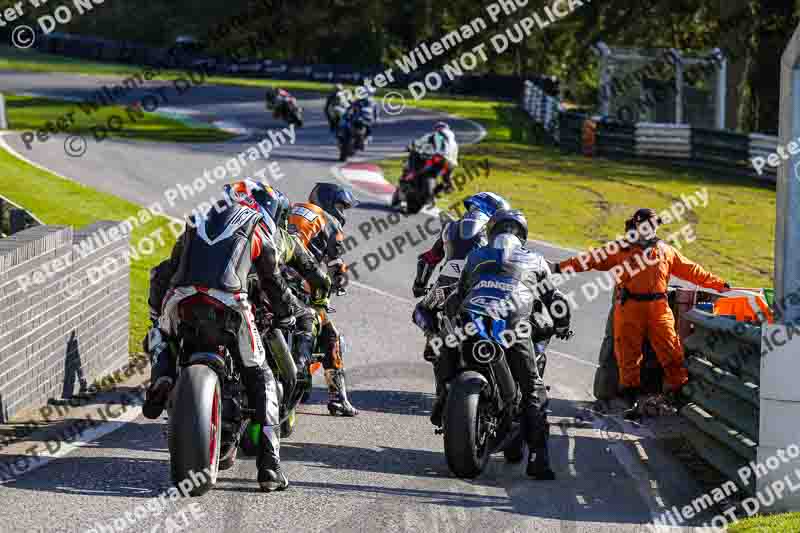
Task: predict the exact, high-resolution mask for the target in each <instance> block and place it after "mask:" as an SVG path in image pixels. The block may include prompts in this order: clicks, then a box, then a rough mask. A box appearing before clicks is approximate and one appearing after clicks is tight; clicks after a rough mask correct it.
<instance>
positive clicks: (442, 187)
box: [413, 122, 458, 194]
mask: <svg viewBox="0 0 800 533" xmlns="http://www.w3.org/2000/svg"><path fill="white" fill-rule="evenodd" d="M413 146H414V147H416V149H418V150H420V151H422V152H423V153H432V154H440V155H441V156H442V157H444V159H445V161H446V166H445V168H444V169H443V172H442V183H440V184H437V186H436V189H435V190H434V194H439V193H440V192H442V191H444V192H450V191H452V190H453V180H452V175H453V170H454V169H455V168H456V167H457V166H458V141H456V135H455V133H453V130H451V129H450V126H449V125H448V124H447V123H445V122H437V123H436V124H434V126H433V132H432V133H426V134H425V135H423V136H422V137H420V138H419V139H417V140H416V141H414V143H413Z"/></svg>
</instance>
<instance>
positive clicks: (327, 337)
mask: <svg viewBox="0 0 800 533" xmlns="http://www.w3.org/2000/svg"><path fill="white" fill-rule="evenodd" d="M289 232H290V233H292V234H294V235H296V236H297V237H299V238H300V240H301V241H302V243H303V245H304V246H305V247H306V249H307V250H308V251H309V252H311V255H313V256H314V259H316V261H317V262H318V263H319V264H320V266H322V265H326V266H327V267H328V270H329V273H330V274H331V277H332V279H333V282H334V283H333V285H334V289H336V288H341V287H343V285H344V283H345V282H346V279H347V277H346V271H347V266H346V265H345V264H344V261H343V260H342V258H341V256H342V255H343V254H344V252H345V248H344V244H343V241H344V234H343V233H342V227H341V224H339V221H338V220H336V219H335V218H334V217H332V216H331V215H330V214H328V213H326V212H325V211H324V210H323V209H322V208H320V207H319V206H317V205H314V204H312V203H296V204H292V210H291V213H290V214H289ZM343 280H344V281H343ZM317 313H318V317H319V321H320V326H321V328H320V329H321V330H320V335H321V340H322V343H323V345H324V347H325V350H324V351H325V358H324V359H323V361H322V366H323V367H324V368H325V369H326V370H328V369H341V368H343V367H344V364H343V362H342V356H341V346H340V343H339V332H338V331H337V329H336V327H335V326H334V325H333V323H332V322H331V321H330V317H329V316H328V314H327V313H326V312H325V311H324V310H322V309H317Z"/></svg>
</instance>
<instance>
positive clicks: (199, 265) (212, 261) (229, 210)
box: [148, 202, 292, 490]
mask: <svg viewBox="0 0 800 533" xmlns="http://www.w3.org/2000/svg"><path fill="white" fill-rule="evenodd" d="M217 207H218V208H220V209H216V208H214V209H211V210H209V211H208V213H207V214H206V215H205V216H202V217H198V218H192V219H190V221H189V224H188V225H187V228H186V231H185V232H184V233H183V234H182V235H181V236H180V237H179V239H178V241H177V243H176V244H175V247H174V248H173V250H172V255H171V257H170V259H168V260H167V261H164V262H163V263H161V264H160V265H158V266H157V267H156V268H155V269H153V271H152V273H151V286H150V299H149V302H150V305H151V308H152V311H151V312H152V313H153V314H154V315H158V329H159V330H160V331H161V332H163V334H164V335H165V336H167V338H173V339H177V338H178V335H179V326H180V314H179V306H180V303H181V302H182V301H183V300H185V299H186V298H189V297H191V296H194V295H196V294H198V293H205V294H207V295H208V296H210V297H211V298H213V299H215V300H217V301H219V302H221V303H223V304H224V305H225V306H226V307H228V308H229V309H230V310H232V311H234V312H235V313H238V316H239V317H240V319H241V320H240V327H239V331H238V332H237V341H238V342H237V343H236V346H234V347H233V349H234V350H236V351H238V356H239V358H240V360H241V362H242V363H243V367H244V369H243V371H242V381H243V384H244V386H245V388H246V390H247V395H248V404H249V405H251V406H252V408H253V409H254V411H255V415H254V417H253V421H254V422H256V423H259V424H261V425H262V427H263V434H264V437H265V438H262V439H261V443H262V449H261V453H260V454H259V457H258V469H259V482H260V483H262V488H264V487H265V484H266V485H268V486H270V487H271V488H270V489H267V488H264V490H275V489H276V488H277V489H279V490H280V489H283V488H286V486H288V480H287V479H286V476H285V475H284V474H283V472H282V471H281V469H280V456H279V449H280V439H279V436H280V430H279V423H280V420H279V406H278V395H277V386H276V382H275V378H274V376H273V375H272V371H271V370H270V368H269V366H268V365H266V364H264V363H265V360H266V352H265V349H264V345H263V343H262V339H261V335H260V333H259V331H258V329H257V328H256V325H255V318H254V315H253V307H252V305H251V303H250V301H249V299H248V286H247V278H248V274H249V272H250V271H251V269H254V270H255V272H256V274H257V276H258V279H259V282H260V285H261V289H262V290H263V291H264V292H265V293H266V296H267V298H268V299H269V302H270V304H271V306H272V310H273V312H274V314H275V322H276V323H277V324H281V323H284V321H285V320H287V319H289V318H291V313H292V309H291V302H292V295H291V292H290V291H289V288H288V286H287V285H286V282H285V280H284V279H283V278H282V277H281V274H280V269H279V268H278V267H279V263H278V253H277V250H276V245H275V240H274V237H275V230H276V228H275V224H274V222H273V221H272V220H271V219H269V220H267V219H265V217H264V215H262V214H261V213H259V212H258V211H255V210H252V209H248V208H246V207H243V206H241V205H238V204H234V205H231V206H226V205H225V204H224V203H223V202H220V204H219V205H218V206H217ZM163 373H171V374H172V375H173V376H174V373H175V361H174V354H171V353H170V350H161V351H160V352H159V359H158V360H156V361H153V382H155V381H156V380H157V379H159V378H160V377H161V376H162V375H163ZM149 392H150V391H148V395H149ZM161 409H163V406H161ZM158 411H159V412H158V414H160V410H158ZM158 414H156V416H158Z"/></svg>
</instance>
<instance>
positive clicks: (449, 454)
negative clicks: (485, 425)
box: [444, 383, 489, 479]
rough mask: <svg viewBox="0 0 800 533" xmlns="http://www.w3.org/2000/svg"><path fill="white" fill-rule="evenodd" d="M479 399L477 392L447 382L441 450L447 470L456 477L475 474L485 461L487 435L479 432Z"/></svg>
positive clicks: (487, 448) (469, 476)
mask: <svg viewBox="0 0 800 533" xmlns="http://www.w3.org/2000/svg"><path fill="white" fill-rule="evenodd" d="M480 403H481V395H480V392H478V391H476V390H474V389H472V388H465V387H461V386H459V384H458V383H454V384H453V385H451V387H450V390H449V392H448V394H447V403H446V405H445V417H444V454H445V457H446V458H447V465H448V466H449V467H450V471H451V472H453V474H455V475H456V476H457V477H460V478H466V479H473V478H475V477H477V476H478V475H479V474H480V473H481V472H483V469H484V468H485V467H486V463H487V462H488V461H489V436H488V435H481V434H480V432H479V422H480V419H479V413H480ZM481 438H483V440H484V441H483V444H482V445H480V443H479V439H481Z"/></svg>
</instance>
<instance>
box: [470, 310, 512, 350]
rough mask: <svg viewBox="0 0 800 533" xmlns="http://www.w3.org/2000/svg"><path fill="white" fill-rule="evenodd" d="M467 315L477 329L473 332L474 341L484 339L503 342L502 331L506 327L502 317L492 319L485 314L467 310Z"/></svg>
mask: <svg viewBox="0 0 800 533" xmlns="http://www.w3.org/2000/svg"><path fill="white" fill-rule="evenodd" d="M467 315H468V316H469V318H470V321H471V322H472V323H473V324H475V328H476V329H477V330H478V331H477V333H476V334H475V340H476V341H477V340H481V339H485V340H488V341H492V342H496V343H498V344H501V345H503V344H504V340H503V332H504V331H506V329H507V328H508V325H507V323H506V321H505V320H504V319H502V318H501V319H493V318H490V317H487V316H485V315H481V314H478V313H471V312H467Z"/></svg>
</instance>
